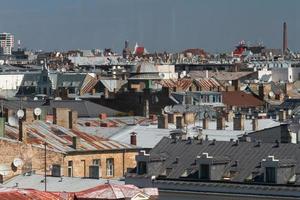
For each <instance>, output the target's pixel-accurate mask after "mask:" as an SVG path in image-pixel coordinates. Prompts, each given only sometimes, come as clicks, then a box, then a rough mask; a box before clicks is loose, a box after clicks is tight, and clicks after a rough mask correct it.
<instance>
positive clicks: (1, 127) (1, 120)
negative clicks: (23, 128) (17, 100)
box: [0, 117, 5, 137]
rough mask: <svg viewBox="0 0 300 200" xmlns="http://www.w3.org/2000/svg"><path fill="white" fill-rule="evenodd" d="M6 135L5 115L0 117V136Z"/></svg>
mask: <svg viewBox="0 0 300 200" xmlns="http://www.w3.org/2000/svg"><path fill="white" fill-rule="evenodd" d="M4 136H5V117H0V137H4Z"/></svg>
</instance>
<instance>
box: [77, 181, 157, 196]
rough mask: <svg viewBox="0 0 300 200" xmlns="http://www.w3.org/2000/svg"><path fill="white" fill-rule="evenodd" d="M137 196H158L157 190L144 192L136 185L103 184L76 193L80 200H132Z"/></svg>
mask: <svg viewBox="0 0 300 200" xmlns="http://www.w3.org/2000/svg"><path fill="white" fill-rule="evenodd" d="M137 194H143V195H146V196H153V197H154V196H158V191H157V189H155V188H153V190H147V189H146V190H144V189H140V188H138V187H136V186H134V185H117V184H103V185H99V186H96V187H94V188H91V189H88V190H84V191H81V192H77V193H76V197H77V198H78V199H131V198H132V197H134V196H135V195H137Z"/></svg>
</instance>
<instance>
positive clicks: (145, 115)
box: [143, 99, 149, 119]
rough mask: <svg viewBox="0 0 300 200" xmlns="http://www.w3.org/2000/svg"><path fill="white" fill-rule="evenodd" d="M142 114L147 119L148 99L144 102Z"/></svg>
mask: <svg viewBox="0 0 300 200" xmlns="http://www.w3.org/2000/svg"><path fill="white" fill-rule="evenodd" d="M143 112H144V117H146V118H147V119H149V100H148V99H145V100H144V107H143Z"/></svg>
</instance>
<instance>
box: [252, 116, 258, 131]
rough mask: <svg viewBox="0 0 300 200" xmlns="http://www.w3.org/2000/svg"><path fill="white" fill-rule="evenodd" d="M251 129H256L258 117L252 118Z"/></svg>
mask: <svg viewBox="0 0 300 200" xmlns="http://www.w3.org/2000/svg"><path fill="white" fill-rule="evenodd" d="M252 130H253V131H257V130H258V119H257V118H256V117H255V118H253V119H252Z"/></svg>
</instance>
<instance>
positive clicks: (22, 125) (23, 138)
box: [19, 119, 27, 143]
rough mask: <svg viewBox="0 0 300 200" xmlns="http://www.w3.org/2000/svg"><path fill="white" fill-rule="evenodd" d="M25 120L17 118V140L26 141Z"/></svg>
mask: <svg viewBox="0 0 300 200" xmlns="http://www.w3.org/2000/svg"><path fill="white" fill-rule="evenodd" d="M26 124H27V122H25V121H23V120H22V119H19V141H20V142H24V143H27V133H26Z"/></svg>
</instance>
